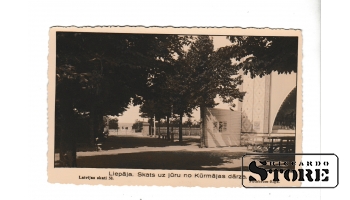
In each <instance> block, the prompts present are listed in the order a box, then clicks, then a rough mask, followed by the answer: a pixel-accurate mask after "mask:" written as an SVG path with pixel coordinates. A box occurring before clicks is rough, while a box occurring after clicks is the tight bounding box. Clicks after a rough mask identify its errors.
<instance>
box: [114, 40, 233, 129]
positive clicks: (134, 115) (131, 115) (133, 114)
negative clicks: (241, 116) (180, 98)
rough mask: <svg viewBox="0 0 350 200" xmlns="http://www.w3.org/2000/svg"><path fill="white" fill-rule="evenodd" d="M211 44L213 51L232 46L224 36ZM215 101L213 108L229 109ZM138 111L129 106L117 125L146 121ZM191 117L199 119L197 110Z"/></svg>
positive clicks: (136, 108)
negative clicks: (215, 104)
mask: <svg viewBox="0 0 350 200" xmlns="http://www.w3.org/2000/svg"><path fill="white" fill-rule="evenodd" d="M213 43H214V49H215V50H216V49H218V48H220V47H224V46H227V45H230V44H232V43H231V42H230V41H229V40H228V39H227V38H226V36H213ZM215 101H216V102H217V103H220V104H219V105H217V106H216V107H215V108H222V109H229V105H228V104H224V103H222V102H221V101H220V98H216V99H215ZM236 104H237V103H236ZM139 109H140V106H131V105H130V106H129V108H128V109H127V110H126V111H125V112H124V113H123V115H122V116H119V117H118V120H119V123H133V122H135V121H136V120H140V121H147V119H143V118H141V117H140V116H139V115H140V113H139ZM192 116H193V118H192V119H193V120H197V121H199V119H200V112H199V109H198V110H194V111H193V115H192ZM183 120H184V121H186V120H187V118H186V117H184V119H183Z"/></svg>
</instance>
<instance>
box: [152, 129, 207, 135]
mask: <svg viewBox="0 0 350 200" xmlns="http://www.w3.org/2000/svg"><path fill="white" fill-rule="evenodd" d="M159 130H160V134H166V133H167V127H156V134H157V135H158V134H159ZM169 131H170V133H171V131H173V133H174V134H175V135H176V134H179V127H173V128H171V127H169ZM200 134H201V128H188V127H182V135H184V136H199V135H200Z"/></svg>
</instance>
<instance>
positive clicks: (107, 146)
mask: <svg viewBox="0 0 350 200" xmlns="http://www.w3.org/2000/svg"><path fill="white" fill-rule="evenodd" d="M190 145H191V146H193V145H194V146H199V137H188V136H187V137H186V136H184V137H183V142H181V143H180V142H178V141H175V142H171V141H169V140H164V139H158V138H154V137H133V136H125V135H121V136H115V135H112V136H109V137H108V138H107V139H106V140H105V141H104V142H103V143H102V146H101V148H102V150H113V149H122V148H138V147H169V146H190ZM78 151H94V149H91V148H90V149H88V148H78Z"/></svg>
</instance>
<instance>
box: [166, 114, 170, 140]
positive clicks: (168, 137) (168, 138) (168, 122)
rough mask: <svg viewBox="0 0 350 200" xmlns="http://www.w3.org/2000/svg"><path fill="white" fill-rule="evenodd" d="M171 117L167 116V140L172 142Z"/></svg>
mask: <svg viewBox="0 0 350 200" xmlns="http://www.w3.org/2000/svg"><path fill="white" fill-rule="evenodd" d="M169 118H170V116H166V138H167V140H170V129H169V128H170V119H169Z"/></svg>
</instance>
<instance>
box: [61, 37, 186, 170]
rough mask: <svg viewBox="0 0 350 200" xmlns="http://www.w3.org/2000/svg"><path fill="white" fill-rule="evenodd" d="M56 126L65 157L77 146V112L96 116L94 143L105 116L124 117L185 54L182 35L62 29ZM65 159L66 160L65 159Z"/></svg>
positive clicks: (92, 123) (92, 133)
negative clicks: (175, 56) (58, 125)
mask: <svg viewBox="0 0 350 200" xmlns="http://www.w3.org/2000/svg"><path fill="white" fill-rule="evenodd" d="M56 44H57V45H56V74H57V76H56V111H57V115H59V116H57V117H56V124H61V126H60V127H62V129H61V131H60V133H61V134H60V136H61V141H62V142H61V145H60V146H61V147H60V149H61V155H65V154H67V152H70V153H69V154H72V155H71V156H70V157H72V158H73V161H72V162H70V163H73V164H69V165H70V166H75V165H76V164H74V162H75V157H76V148H75V141H76V139H75V138H76V136H75V131H74V127H75V125H74V118H75V117H74V116H75V114H76V113H79V114H85V115H88V116H89V118H90V123H89V124H90V141H91V143H93V141H94V138H95V136H96V135H98V134H99V133H102V131H101V125H102V124H103V117H102V116H104V115H119V114H121V113H122V112H124V111H125V110H126V108H127V106H128V105H129V103H130V100H131V99H133V103H134V104H140V103H141V101H140V100H141V99H142V96H147V94H148V93H149V86H150V85H151V84H152V82H153V79H155V78H157V76H158V74H160V72H161V71H166V70H168V69H169V68H171V67H170V65H169V63H170V61H171V60H172V59H173V57H174V54H181V52H180V51H178V50H177V49H178V47H181V46H182V44H181V37H180V36H178V35H154V34H111V33H78V32H57V34H56ZM62 159H63V158H62Z"/></svg>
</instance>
